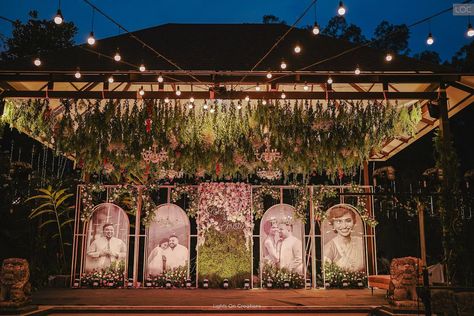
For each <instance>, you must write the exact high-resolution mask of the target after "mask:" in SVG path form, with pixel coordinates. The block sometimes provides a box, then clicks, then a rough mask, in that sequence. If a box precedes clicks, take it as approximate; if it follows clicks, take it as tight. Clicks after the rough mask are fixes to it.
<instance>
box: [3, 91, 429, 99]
mask: <svg viewBox="0 0 474 316" xmlns="http://www.w3.org/2000/svg"><path fill="white" fill-rule="evenodd" d="M281 94H282V92H281V91H265V92H256V91H248V92H246V91H225V92H219V91H216V92H215V93H214V98H215V99H244V98H245V97H246V96H248V97H249V98H250V99H253V100H256V99H280V98H281ZM285 95H286V99H318V100H325V99H326V97H328V99H337V100H382V99H384V97H385V96H386V97H387V98H388V99H398V100H414V99H417V100H436V99H437V98H438V93H437V92H387V93H385V96H384V93H383V92H342V91H340V92H335V91H328V92H327V93H326V92H321V91H318V92H309V91H308V92H294V91H293V92H290V91H289V92H285ZM0 97H3V98H51V99H59V98H70V99H104V98H105V99H142V98H143V99H164V98H170V99H189V98H190V97H194V98H195V99H211V96H210V92H209V91H194V92H191V91H182V93H181V95H180V96H177V95H176V94H175V93H174V92H173V91H145V95H144V96H143V97H141V96H139V95H138V91H102V90H100V91H54V90H50V91H48V92H47V93H46V92H45V91H29V90H28V91H27V90H21V91H20V90H5V91H3V92H2V93H1V94H0Z"/></svg>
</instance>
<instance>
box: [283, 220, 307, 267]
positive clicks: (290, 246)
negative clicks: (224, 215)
mask: <svg viewBox="0 0 474 316" xmlns="http://www.w3.org/2000/svg"><path fill="white" fill-rule="evenodd" d="M280 236H281V246H280V260H279V261H280V268H286V269H288V270H290V271H293V272H297V273H299V274H303V244H302V242H301V240H299V239H298V238H296V237H295V236H293V224H292V223H290V222H285V223H283V224H280Z"/></svg>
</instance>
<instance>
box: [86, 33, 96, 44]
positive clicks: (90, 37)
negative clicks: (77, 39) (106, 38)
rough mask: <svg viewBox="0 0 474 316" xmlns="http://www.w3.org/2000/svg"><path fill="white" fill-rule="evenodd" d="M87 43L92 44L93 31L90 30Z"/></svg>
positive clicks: (93, 40) (93, 41)
mask: <svg viewBox="0 0 474 316" xmlns="http://www.w3.org/2000/svg"><path fill="white" fill-rule="evenodd" d="M87 43H88V44H89V45H94V44H95V37H94V32H90V34H89V37H88V38H87Z"/></svg>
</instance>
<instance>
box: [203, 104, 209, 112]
mask: <svg viewBox="0 0 474 316" xmlns="http://www.w3.org/2000/svg"><path fill="white" fill-rule="evenodd" d="M202 108H203V109H204V110H207V109H208V108H209V105H207V102H204V105H203V106H202Z"/></svg>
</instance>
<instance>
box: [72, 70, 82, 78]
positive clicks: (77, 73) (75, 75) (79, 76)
mask: <svg viewBox="0 0 474 316" xmlns="http://www.w3.org/2000/svg"><path fill="white" fill-rule="evenodd" d="M74 77H76V79H80V78H81V77H82V75H81V72H80V71H79V70H77V71H76V73H75V74H74Z"/></svg>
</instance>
